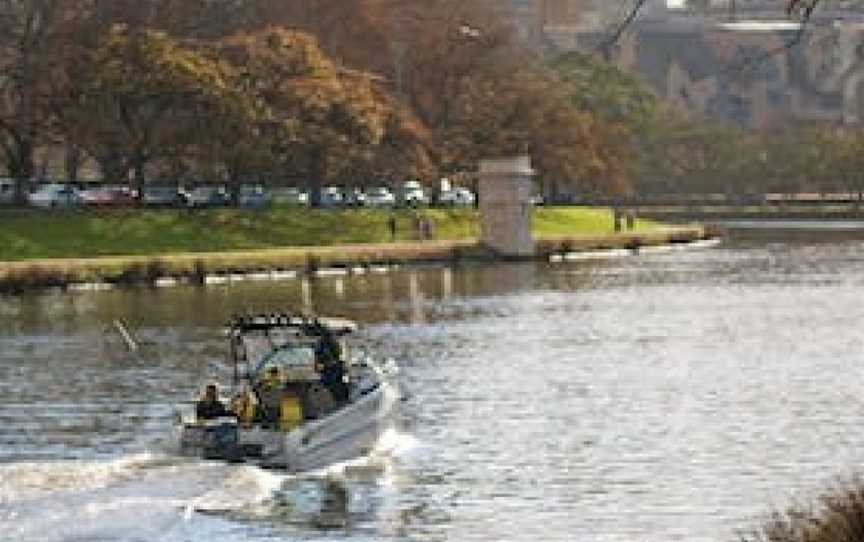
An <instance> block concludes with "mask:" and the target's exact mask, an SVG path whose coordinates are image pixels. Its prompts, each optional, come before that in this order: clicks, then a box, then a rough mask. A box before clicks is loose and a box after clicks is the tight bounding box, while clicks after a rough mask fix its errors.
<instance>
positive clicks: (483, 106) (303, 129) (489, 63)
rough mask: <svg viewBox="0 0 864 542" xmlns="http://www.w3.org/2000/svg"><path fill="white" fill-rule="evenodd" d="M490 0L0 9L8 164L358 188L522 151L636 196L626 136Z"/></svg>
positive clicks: (150, 2) (552, 177) (120, 176)
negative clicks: (54, 154)
mask: <svg viewBox="0 0 864 542" xmlns="http://www.w3.org/2000/svg"><path fill="white" fill-rule="evenodd" d="M495 5H496V4H495V2H490V1H487V0H471V1H464V0H459V1H457V0H428V1H424V2H411V3H409V2H400V1H398V0H319V1H316V2H284V1H277V0H134V1H133V0H112V2H93V1H91V0H25V1H17V0H16V1H12V0H0V29H2V30H3V32H0V51H2V53H3V55H2V58H3V59H4V60H3V61H2V65H0V69H2V70H3V71H4V72H5V73H6V74H14V76H12V77H3V78H0V88H2V90H3V96H4V97H5V99H4V100H3V102H2V104H0V158H2V161H3V163H4V164H5V166H6V168H7V170H8V173H9V174H10V175H11V176H14V177H16V178H19V179H22V181H23V180H25V179H29V178H31V177H33V176H34V175H35V174H36V169H37V168H36V164H35V160H36V158H35V156H36V154H37V152H38V151H39V150H40V149H46V148H47V149H54V150H55V151H56V150H57V149H62V150H63V152H65V154H66V156H67V164H68V176H69V177H70V178H75V176H76V175H77V173H78V171H79V170H80V167H81V165H82V164H84V163H92V164H95V165H96V167H97V168H98V172H99V173H100V175H101V176H102V177H103V178H105V179H107V180H109V181H112V182H121V181H122V182H131V183H134V184H143V183H147V182H153V181H160V180H187V179H193V180H194V179H199V180H207V181H214V180H218V181H220V182H230V183H233V184H234V185H239V183H241V182H250V181H254V182H263V183H272V184H278V183H288V184H305V185H308V187H309V188H310V189H311V191H312V198H313V200H316V199H317V197H318V195H319V194H320V189H321V187H322V186H323V185H324V184H327V183H331V182H339V183H342V184H350V185H363V184H370V183H376V184H379V183H381V182H398V181H400V180H404V179H405V178H408V177H412V178H420V179H434V178H436V177H437V176H440V175H448V174H453V173H459V172H466V171H473V170H474V169H475V168H476V163H477V160H478V159H480V158H482V157H490V156H499V155H503V154H511V153H529V154H531V155H532V156H533V157H534V159H535V163H536V166H537V167H538V169H539V170H540V172H541V174H542V179H543V181H544V182H546V183H550V185H554V186H559V185H579V186H584V187H586V188H589V189H591V190H599V191H606V192H622V191H627V190H628V189H629V187H630V186H631V178H632V168H631V167H630V166H629V165H628V163H629V162H630V160H631V158H632V156H633V148H632V142H633V138H632V135H633V133H634V132H633V129H632V127H631V126H628V125H627V123H626V122H622V121H621V119H618V118H610V117H604V115H602V114H599V113H598V112H596V111H594V110H592V108H591V107H586V106H585V105H584V102H580V101H579V100H578V99H575V97H574V93H578V92H580V90H579V88H578V86H576V85H574V84H572V82H570V81H566V80H562V79H559V78H558V77H557V76H556V75H555V71H554V70H552V69H550V68H549V67H548V66H546V65H544V64H543V63H542V62H541V61H540V59H538V58H536V57H534V56H532V55H531V54H529V53H528V52H526V51H525V50H523V49H522V47H521V46H520V44H519V43H518V41H517V40H516V39H515V36H516V32H515V30H514V28H512V27H511V26H509V24H508V23H507V22H506V20H504V19H502V18H501V17H500V16H499V13H498V11H497V9H496V7H495Z"/></svg>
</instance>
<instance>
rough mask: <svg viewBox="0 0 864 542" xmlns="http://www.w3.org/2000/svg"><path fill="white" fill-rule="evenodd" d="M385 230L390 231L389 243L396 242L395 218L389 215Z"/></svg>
mask: <svg viewBox="0 0 864 542" xmlns="http://www.w3.org/2000/svg"><path fill="white" fill-rule="evenodd" d="M387 228H388V229H389V230H390V241H391V242H392V241H395V240H396V216H394V215H392V214H391V215H390V217H389V218H388V219H387Z"/></svg>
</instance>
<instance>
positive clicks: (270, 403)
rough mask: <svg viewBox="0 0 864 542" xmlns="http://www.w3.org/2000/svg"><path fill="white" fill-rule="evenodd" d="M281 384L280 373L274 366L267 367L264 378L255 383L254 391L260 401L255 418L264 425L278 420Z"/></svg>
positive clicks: (275, 422)
mask: <svg viewBox="0 0 864 542" xmlns="http://www.w3.org/2000/svg"><path fill="white" fill-rule="evenodd" d="M282 386H283V382H282V375H281V374H280V372H279V367H276V366H273V367H270V368H269V369H267V372H266V373H265V374H264V378H263V379H261V381H260V382H259V383H258V384H257V389H256V392H257V394H258V399H259V401H260V404H259V407H260V408H259V409H258V416H257V418H258V419H259V421H262V422H264V424H265V425H275V424H277V423H278V422H279V414H280V412H279V410H280V404H281V402H282Z"/></svg>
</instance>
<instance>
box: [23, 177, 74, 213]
mask: <svg viewBox="0 0 864 542" xmlns="http://www.w3.org/2000/svg"><path fill="white" fill-rule="evenodd" d="M29 199H30V205H32V206H33V207H39V208H42V209H68V208H72V207H77V206H78V205H80V204H81V196H80V193H79V191H78V189H77V188H75V187H74V186H72V185H69V184H59V183H51V184H43V185H41V186H39V187H38V188H37V189H36V191H35V192H32V193H31V194H30V198H29Z"/></svg>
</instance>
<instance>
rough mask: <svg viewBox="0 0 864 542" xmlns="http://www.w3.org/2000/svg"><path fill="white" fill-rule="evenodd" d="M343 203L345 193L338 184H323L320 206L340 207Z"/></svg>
mask: <svg viewBox="0 0 864 542" xmlns="http://www.w3.org/2000/svg"><path fill="white" fill-rule="evenodd" d="M344 204H345V195H344V194H343V193H342V189H341V188H339V187H338V186H325V187H324V188H322V189H321V207H341V206H343V205H344Z"/></svg>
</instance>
